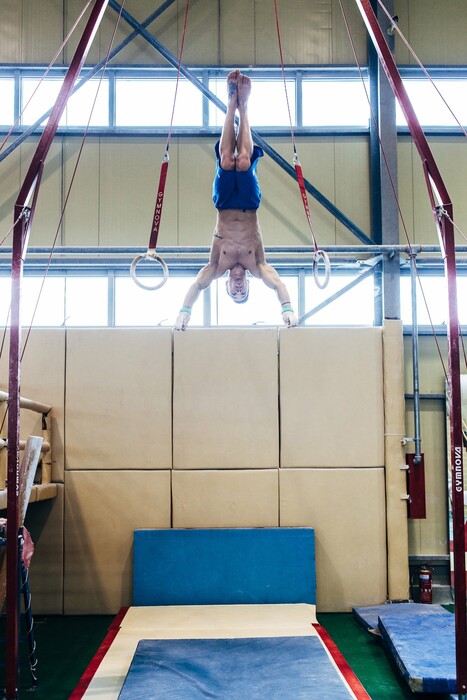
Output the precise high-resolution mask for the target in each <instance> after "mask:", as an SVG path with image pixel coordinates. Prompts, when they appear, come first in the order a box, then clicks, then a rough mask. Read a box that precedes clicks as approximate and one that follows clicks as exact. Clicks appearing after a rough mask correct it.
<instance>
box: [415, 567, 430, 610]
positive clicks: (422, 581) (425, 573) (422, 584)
mask: <svg viewBox="0 0 467 700" xmlns="http://www.w3.org/2000/svg"><path fill="white" fill-rule="evenodd" d="M418 590H419V592H420V603H432V602H433V588H432V575H431V570H430V569H429V568H428V567H427V566H426V565H425V566H422V567H421V569H420V571H419V572H418Z"/></svg>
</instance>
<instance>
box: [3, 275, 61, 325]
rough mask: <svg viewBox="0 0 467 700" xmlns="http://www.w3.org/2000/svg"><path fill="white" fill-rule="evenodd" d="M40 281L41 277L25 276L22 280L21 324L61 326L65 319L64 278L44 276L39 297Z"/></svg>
mask: <svg viewBox="0 0 467 700" xmlns="http://www.w3.org/2000/svg"><path fill="white" fill-rule="evenodd" d="M42 281H43V278H42V277H25V278H24V280H23V285H22V316H21V323H22V325H23V326H26V327H29V326H31V325H32V326H61V325H63V323H64V321H65V278H64V277H46V278H45V281H44V286H43V289H42V292H41V294H40V298H39V293H40V290H41V285H42ZM8 296H10V295H8ZM38 299H39V303H37V302H38ZM36 304H37V310H36Z"/></svg>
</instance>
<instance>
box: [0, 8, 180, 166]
mask: <svg viewBox="0 0 467 700" xmlns="http://www.w3.org/2000/svg"><path fill="white" fill-rule="evenodd" d="M174 2H175V0H166V2H164V3H162V5H161V6H160V7H159V8H158V9H157V10H155V12H153V13H152V14H151V15H149V17H148V18H147V19H145V20H144V22H142V24H141V26H142V27H148V26H149V25H150V24H152V22H154V20H155V19H157V17H159V15H161V14H162V13H163V12H164V11H165V10H166V9H167V8H168V7H170V6H171V5H173V3H174ZM137 36H139V32H137V31H134V32H132V33H131V34H129V35H128V36H127V38H126V39H124V40H123V41H122V42H121V43H120V44H118V46H116V47H115V48H114V49H113V50H112V51H111V52H110V54H109V57H108V58H104V59H103V60H102V61H99V63H96V65H95V66H94V67H93V68H91V69H90V70H89V72H88V73H86V75H85V76H84V78H82V80H80V81H79V83H77V84H76V85H75V87H74V88H73V91H72V93H71V94H72V95H74V94H75V92H77V91H78V90H79V89H80V88H81V87H82V86H83V85H84V84H85V83H87V82H88V80H90V79H91V78H93V77H94V76H95V75H96V73H98V72H99V71H100V70H101V68H104V66H105V64H106V63H108V62H109V61H111V60H112V59H113V58H115V56H116V55H117V54H118V53H120V51H122V50H123V49H124V48H125V47H126V46H128V44H129V43H130V42H132V41H133V39H136V37H137ZM18 94H19V90H18ZM51 112H52V107H51V108H50V109H49V110H47V112H44V114H43V115H42V117H40V118H39V119H38V120H37V121H35V122H34V124H31V125H30V126H28V127H27V129H25V130H24V131H23V132H22V133H21V134H20V135H19V136H18V138H16V139H15V140H14V141H13V143H12V144H10V146H8V148H6V149H5V150H4V151H2V153H0V163H1V162H2V160H3V159H4V158H6V157H7V156H8V155H10V153H11V152H12V151H14V150H15V148H17V147H18V146H20V145H21V144H22V143H23V141H25V140H26V139H27V137H28V136H30V135H31V134H32V133H33V132H34V131H36V129H38V128H39V127H40V125H41V124H42V122H43V121H44V120H45V119H47V117H49V116H50V114H51ZM16 118H17V115H15V119H16Z"/></svg>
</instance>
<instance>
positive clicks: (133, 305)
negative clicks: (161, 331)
mask: <svg viewBox="0 0 467 700" xmlns="http://www.w3.org/2000/svg"><path fill="white" fill-rule="evenodd" d="M193 280H194V277H175V276H172V277H171V276H169V278H168V280H167V282H166V283H165V284H164V286H163V287H161V288H160V289H156V290H154V291H147V290H145V289H142V288H141V287H138V285H137V284H135V282H133V280H132V279H131V278H129V277H117V278H116V279H115V325H116V326H159V325H164V326H172V325H173V324H174V323H175V320H176V318H177V316H178V313H179V311H180V308H181V306H182V303H183V299H184V297H185V294H186V292H187V291H188V288H189V286H190V285H191V284H192V283H193ZM142 281H143V283H144V284H147V285H154V284H157V282H158V281H160V277H158V278H157V277H144V279H142ZM202 325H203V297H202V295H201V296H200V298H199V299H198V301H197V302H196V304H195V305H194V307H193V312H192V315H191V320H190V326H202Z"/></svg>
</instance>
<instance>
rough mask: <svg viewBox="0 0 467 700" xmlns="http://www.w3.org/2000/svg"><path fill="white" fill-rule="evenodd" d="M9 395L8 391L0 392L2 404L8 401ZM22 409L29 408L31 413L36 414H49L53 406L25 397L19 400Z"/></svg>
mask: <svg viewBox="0 0 467 700" xmlns="http://www.w3.org/2000/svg"><path fill="white" fill-rule="evenodd" d="M8 398H9V397H8V394H7V392H6V391H0V403H3V402H4V401H8ZM19 403H20V407H21V408H27V409H29V410H30V411H35V412H36V413H49V411H51V410H52V406H49V405H48V404H46V403H40V402H39V401H33V400H32V399H26V398H24V397H23V396H21V397H20V400H19Z"/></svg>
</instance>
